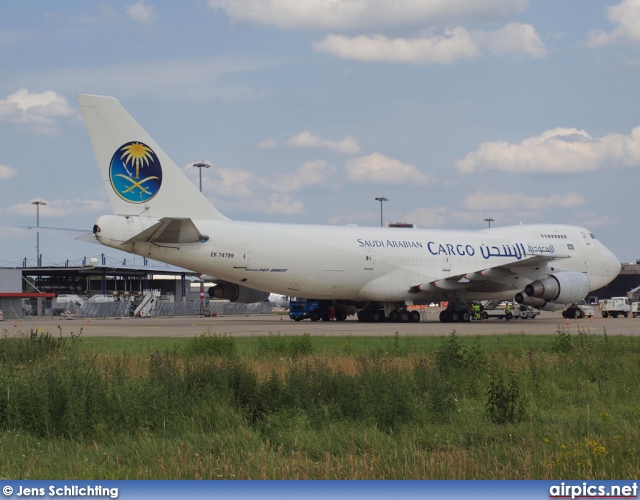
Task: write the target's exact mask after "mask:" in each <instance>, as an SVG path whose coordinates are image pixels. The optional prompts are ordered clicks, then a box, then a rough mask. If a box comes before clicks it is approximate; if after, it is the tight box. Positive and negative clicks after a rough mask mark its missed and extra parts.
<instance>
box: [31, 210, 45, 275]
mask: <svg viewBox="0 0 640 500" xmlns="http://www.w3.org/2000/svg"><path fill="white" fill-rule="evenodd" d="M31 204H32V205H35V206H36V227H37V228H38V231H37V233H36V252H37V256H36V264H37V266H38V267H42V256H41V255H40V205H46V204H47V202H46V201H44V200H36V201H32V202H31Z"/></svg>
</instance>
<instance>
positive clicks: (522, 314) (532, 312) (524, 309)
mask: <svg viewBox="0 0 640 500" xmlns="http://www.w3.org/2000/svg"><path fill="white" fill-rule="evenodd" d="M538 314H540V311H538V310H537V309H534V308H533V307H531V306H525V305H523V304H513V305H511V318H512V319H533V318H535V317H536V316H537V315H538ZM504 317H505V312H504V306H502V307H500V306H498V307H496V308H495V309H485V310H484V311H482V318H483V319H489V318H498V319H504Z"/></svg>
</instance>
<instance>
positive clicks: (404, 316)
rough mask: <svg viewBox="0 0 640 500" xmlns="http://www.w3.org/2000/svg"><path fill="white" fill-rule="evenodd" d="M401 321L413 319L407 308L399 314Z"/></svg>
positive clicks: (406, 321) (405, 321)
mask: <svg viewBox="0 0 640 500" xmlns="http://www.w3.org/2000/svg"><path fill="white" fill-rule="evenodd" d="M398 316H399V317H400V323H409V321H411V313H410V312H409V311H407V310H404V311H402V312H401V313H400V314H399V315H398Z"/></svg>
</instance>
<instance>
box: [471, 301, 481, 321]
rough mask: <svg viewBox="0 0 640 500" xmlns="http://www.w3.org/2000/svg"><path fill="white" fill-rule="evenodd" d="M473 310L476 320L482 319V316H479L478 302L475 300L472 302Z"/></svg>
mask: <svg viewBox="0 0 640 500" xmlns="http://www.w3.org/2000/svg"><path fill="white" fill-rule="evenodd" d="M473 312H474V313H475V315H476V320H477V321H480V320H481V319H482V317H481V316H480V304H478V303H477V302H475V303H474V304H473Z"/></svg>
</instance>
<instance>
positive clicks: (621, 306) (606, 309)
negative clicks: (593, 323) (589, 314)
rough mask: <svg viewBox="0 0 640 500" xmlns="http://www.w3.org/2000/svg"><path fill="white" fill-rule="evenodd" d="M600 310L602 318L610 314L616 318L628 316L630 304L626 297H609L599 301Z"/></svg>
mask: <svg viewBox="0 0 640 500" xmlns="http://www.w3.org/2000/svg"><path fill="white" fill-rule="evenodd" d="M600 312H601V313H602V317H603V318H608V317H609V316H612V317H614V318H617V317H618V316H624V317H625V318H628V317H629V313H631V304H629V299H628V298H627V297H611V298H610V299H605V300H601V301H600Z"/></svg>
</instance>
